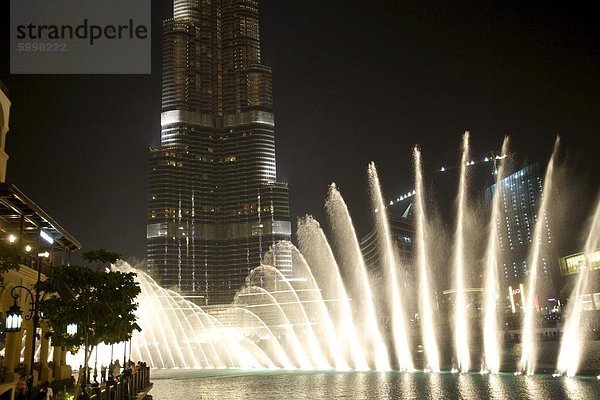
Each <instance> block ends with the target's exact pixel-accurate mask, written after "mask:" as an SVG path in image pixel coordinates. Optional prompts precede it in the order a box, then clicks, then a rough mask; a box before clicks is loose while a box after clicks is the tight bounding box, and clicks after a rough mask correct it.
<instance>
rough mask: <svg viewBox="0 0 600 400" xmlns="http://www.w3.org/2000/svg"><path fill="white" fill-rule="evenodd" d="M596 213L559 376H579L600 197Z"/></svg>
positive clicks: (599, 242) (599, 238)
mask: <svg viewBox="0 0 600 400" xmlns="http://www.w3.org/2000/svg"><path fill="white" fill-rule="evenodd" d="M596 203H597V204H596V211H595V212H594V215H593V217H592V221H591V223H590V231H589V234H588V237H587V239H586V241H585V246H584V249H583V257H584V263H583V265H582V266H581V269H580V270H579V276H578V277H577V283H576V285H575V288H574V289H573V292H572V293H571V296H570V297H569V305H568V307H567V310H566V313H565V314H566V315H567V319H566V321H565V328H564V331H563V337H562V340H561V346H560V352H559V355H558V363H557V365H556V370H557V372H558V373H559V374H561V375H562V374H566V375H567V376H569V377H573V376H575V375H576V374H577V370H578V369H579V364H580V362H581V351H582V347H583V343H584V339H585V337H584V329H583V328H584V327H583V326H582V321H581V316H582V315H581V314H582V311H583V295H584V294H586V293H588V276H589V271H590V266H591V263H592V262H591V259H590V257H591V254H592V253H593V252H594V251H595V250H597V249H598V247H600V197H599V198H598V200H597V202H596Z"/></svg>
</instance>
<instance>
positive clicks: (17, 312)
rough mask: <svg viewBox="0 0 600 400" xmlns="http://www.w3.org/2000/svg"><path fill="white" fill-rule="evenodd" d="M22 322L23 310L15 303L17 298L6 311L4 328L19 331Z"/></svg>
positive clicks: (9, 330) (8, 330)
mask: <svg viewBox="0 0 600 400" xmlns="http://www.w3.org/2000/svg"><path fill="white" fill-rule="evenodd" d="M22 323H23V312H22V311H21V308H20V307H19V306H18V305H17V300H15V304H13V305H12V306H11V307H10V308H9V309H8V311H7V312H6V326H5V328H4V330H5V331H6V332H19V331H20V330H21V325H22Z"/></svg>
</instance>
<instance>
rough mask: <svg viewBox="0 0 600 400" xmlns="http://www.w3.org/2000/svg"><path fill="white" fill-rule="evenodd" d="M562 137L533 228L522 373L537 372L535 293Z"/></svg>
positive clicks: (546, 180)
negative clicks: (543, 234) (544, 228)
mask: <svg viewBox="0 0 600 400" xmlns="http://www.w3.org/2000/svg"><path fill="white" fill-rule="evenodd" d="M559 143H560V139H559V138H558V137H557V138H556V142H555V143H554V151H553V152H552V157H550V161H549V162H548V168H547V169H546V175H545V177H544V188H543V190H542V203H541V204H540V207H539V209H538V215H537V221H536V223H535V228H534V230H533V248H532V251H531V257H530V263H529V282H528V287H527V296H526V300H525V314H524V318H523V334H522V337H523V340H522V346H523V350H522V354H521V360H520V364H519V370H520V371H521V373H523V372H525V373H526V374H527V375H533V373H534V372H535V363H536V357H537V354H536V345H537V338H536V336H537V335H536V326H535V325H536V324H535V320H536V315H535V313H536V310H535V304H534V301H535V294H536V288H537V275H538V269H539V268H538V267H539V264H540V258H541V251H542V249H541V247H542V232H543V227H544V226H545V225H546V209H547V208H548V201H549V200H550V195H551V192H552V179H553V173H554V158H555V157H556V153H557V151H558V147H559Z"/></svg>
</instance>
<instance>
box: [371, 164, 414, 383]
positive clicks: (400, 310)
mask: <svg viewBox="0 0 600 400" xmlns="http://www.w3.org/2000/svg"><path fill="white" fill-rule="evenodd" d="M369 183H370V189H371V197H372V200H373V203H374V206H375V207H376V209H377V210H378V212H377V213H375V219H376V221H377V230H378V236H379V237H380V238H381V240H382V244H381V245H380V246H381V252H382V253H383V260H384V261H383V262H384V271H385V280H386V282H387V284H388V293H387V294H388V296H389V299H388V302H389V304H390V305H391V311H392V316H391V318H392V334H393V341H394V348H395V350H396V359H397V360H398V364H399V369H400V370H401V371H413V370H414V365H413V360H412V354H411V351H410V346H409V344H408V337H407V332H408V329H407V325H406V316H405V311H404V306H403V304H402V297H401V293H400V287H399V279H398V273H397V271H396V269H397V266H398V263H397V262H396V257H395V255H394V246H393V244H392V238H391V233H390V227H389V223H388V219H387V213H386V210H385V209H386V207H385V203H384V201H383V196H382V194H381V185H380V182H379V177H378V175H377V168H376V167H375V164H374V163H370V164H369Z"/></svg>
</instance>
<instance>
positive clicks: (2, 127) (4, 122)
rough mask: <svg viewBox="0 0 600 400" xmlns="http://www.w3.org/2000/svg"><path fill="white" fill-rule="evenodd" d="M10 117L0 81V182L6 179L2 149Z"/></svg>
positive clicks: (5, 93) (8, 104) (4, 155)
mask: <svg viewBox="0 0 600 400" xmlns="http://www.w3.org/2000/svg"><path fill="white" fill-rule="evenodd" d="M9 118H10V100H9V98H8V89H6V86H4V84H3V83H2V82H1V81H0V182H4V181H5V180H6V163H7V162H8V154H6V151H5V150H4V146H5V145H6V134H7V133H8V119H9Z"/></svg>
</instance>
